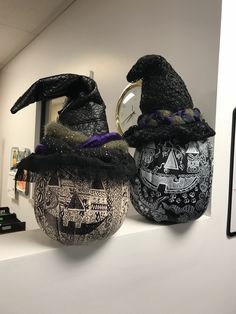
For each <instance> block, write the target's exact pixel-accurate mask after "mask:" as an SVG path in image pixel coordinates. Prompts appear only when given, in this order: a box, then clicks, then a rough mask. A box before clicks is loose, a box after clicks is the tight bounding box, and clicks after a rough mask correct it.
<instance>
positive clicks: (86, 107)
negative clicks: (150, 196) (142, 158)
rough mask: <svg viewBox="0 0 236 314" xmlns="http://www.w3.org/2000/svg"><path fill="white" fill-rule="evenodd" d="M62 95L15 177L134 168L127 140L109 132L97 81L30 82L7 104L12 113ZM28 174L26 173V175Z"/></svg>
mask: <svg viewBox="0 0 236 314" xmlns="http://www.w3.org/2000/svg"><path fill="white" fill-rule="evenodd" d="M60 96H66V97H67V100H66V102H65V104H64V107H63V108H62V110H61V111H59V112H58V120H57V122H51V123H49V124H48V125H47V126H46V127H45V135H44V137H43V139H42V141H41V143H40V144H39V145H37V146H36V149H35V153H33V154H31V155H30V156H28V157H26V158H24V159H23V160H22V161H21V162H20V163H19V164H18V171H17V174H16V180H22V179H23V180H24V179H25V173H24V170H28V176H27V178H26V180H27V181H33V180H34V176H33V174H34V173H36V174H37V173H40V174H42V173H44V172H46V171H57V170H60V169H62V168H73V170H75V171H76V173H77V174H79V175H82V176H84V177H91V176H93V175H100V176H107V177H117V178H122V179H123V178H128V177H130V176H132V175H133V173H134V172H135V166H134V162H133V159H132V157H131V156H130V155H129V153H128V147H127V144H126V143H125V142H124V141H123V140H122V138H121V137H120V135H119V134H117V133H114V132H110V133H109V130H108V125H107V119H106V113H105V105H104V102H103V100H102V98H101V96H100V93H99V91H98V88H97V85H96V82H95V81H94V80H92V79H91V78H89V77H86V76H82V75H76V74H60V75H55V76H50V77H46V78H42V79H40V80H38V81H37V82H35V83H34V84H33V85H32V86H31V87H30V88H29V89H28V90H27V91H26V92H25V93H24V94H23V95H22V96H21V97H20V98H19V99H18V100H17V102H16V103H15V105H14V106H13V107H12V108H11V112H12V113H16V112H17V111H19V110H20V109H22V108H24V107H26V106H28V105H29V104H31V103H33V102H37V101H42V100H50V99H53V98H57V97H60ZM29 174H30V175H29Z"/></svg>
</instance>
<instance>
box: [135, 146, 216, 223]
mask: <svg viewBox="0 0 236 314" xmlns="http://www.w3.org/2000/svg"><path fill="white" fill-rule="evenodd" d="M134 158H135V162H136V166H137V168H138V174H137V175H136V177H135V179H134V180H133V183H132V188H131V201H132V204H133V206H134V207H135V209H136V210H137V211H138V212H139V213H140V214H142V215H143V216H145V217H146V218H148V219H151V220H154V221H156V222H158V223H180V222H187V221H189V220H193V219H197V218H199V217H200V216H201V215H202V214H203V213H204V212H205V210H206V209H207V205H208V202H209V197H210V190H211V181H212V146H211V144H210V142H209V141H208V140H206V141H197V142H189V143H188V144H185V145H183V146H180V145H173V144H172V143H171V142H170V141H169V142H165V143H163V144H160V143H159V144H158V143H155V142H152V143H148V144H147V145H145V146H144V147H143V148H142V149H141V150H136V151H135V156H134Z"/></svg>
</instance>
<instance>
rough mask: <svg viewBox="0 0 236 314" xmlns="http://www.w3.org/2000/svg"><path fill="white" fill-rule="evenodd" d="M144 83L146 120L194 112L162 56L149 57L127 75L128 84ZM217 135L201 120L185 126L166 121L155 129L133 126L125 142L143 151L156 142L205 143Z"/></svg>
mask: <svg viewBox="0 0 236 314" xmlns="http://www.w3.org/2000/svg"><path fill="white" fill-rule="evenodd" d="M140 79H141V80H142V93H141V101H140V109H141V111H142V116H143V115H145V114H153V113H155V112H157V111H159V110H168V111H170V112H171V113H172V114H173V115H175V114H176V113H177V112H178V111H179V110H185V109H188V108H189V109H193V102H192V98H191V96H190V94H189V92H188V90H187V87H186V85H185V83H184V81H183V80H182V78H181V77H180V76H179V75H178V73H176V72H175V70H174V69H173V68H172V66H171V65H170V64H169V63H168V62H167V61H166V59H165V58H163V57H162V56H158V55H147V56H144V57H142V58H140V59H139V60H138V61H137V63H136V64H135V65H134V66H133V67H132V68H131V70H130V71H129V73H128V74H127V80H128V81H129V82H135V81H137V80H140ZM140 117H141V116H140ZM214 135H215V132H214V130H213V129H212V128H211V127H210V126H209V125H208V124H207V123H206V121H205V120H204V119H201V121H196V122H193V123H186V124H184V125H182V124H177V125H176V124H170V123H168V121H167V122H166V121H163V122H162V123H159V124H158V125H157V126H156V127H155V128H153V127H151V126H149V125H138V126H132V127H131V128H129V129H128V130H127V131H126V132H125V133H124V138H125V139H126V140H127V142H128V144H129V146H131V147H136V148H140V147H142V145H144V143H147V142H148V141H152V140H157V141H160V142H164V141H166V140H174V141H176V142H178V143H181V144H185V143H187V142H188V141H191V140H192V141H195V140H204V139H206V138H208V137H211V136H214ZM144 139H145V141H144Z"/></svg>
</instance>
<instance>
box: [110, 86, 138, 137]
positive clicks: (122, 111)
mask: <svg viewBox="0 0 236 314" xmlns="http://www.w3.org/2000/svg"><path fill="white" fill-rule="evenodd" d="M140 98H141V81H138V82H135V83H131V84H129V85H128V86H127V87H126V89H125V90H124V91H123V93H122V95H121V96H120V98H119V100H118V103H117V110H116V125H117V128H118V131H119V133H120V134H123V133H124V132H125V131H126V130H128V128H129V127H131V126H132V125H136V124H137V120H138V117H139V116H140V114H141V111H140V108H139V105H140Z"/></svg>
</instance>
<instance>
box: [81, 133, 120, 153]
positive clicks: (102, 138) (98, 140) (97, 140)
mask: <svg viewBox="0 0 236 314" xmlns="http://www.w3.org/2000/svg"><path fill="white" fill-rule="evenodd" d="M121 139H122V137H121V136H120V135H119V134H118V133H115V132H110V133H103V134H95V135H92V136H91V137H90V138H88V139H87V141H86V142H84V143H83V144H80V145H76V148H78V149H80V148H86V147H98V146H101V145H103V144H105V143H107V142H110V141H114V140H121Z"/></svg>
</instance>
